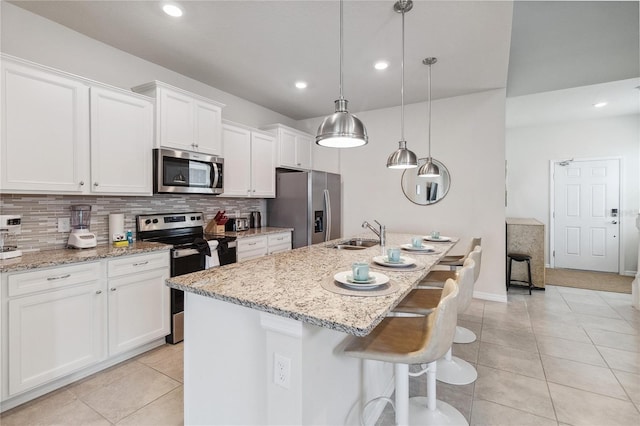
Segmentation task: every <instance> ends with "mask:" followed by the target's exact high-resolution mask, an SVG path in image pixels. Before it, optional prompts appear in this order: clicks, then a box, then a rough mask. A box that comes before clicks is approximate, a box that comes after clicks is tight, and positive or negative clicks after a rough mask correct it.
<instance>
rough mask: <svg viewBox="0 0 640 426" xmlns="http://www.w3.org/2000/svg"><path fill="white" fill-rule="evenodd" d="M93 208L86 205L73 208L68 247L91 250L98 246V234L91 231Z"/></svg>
mask: <svg viewBox="0 0 640 426" xmlns="http://www.w3.org/2000/svg"><path fill="white" fill-rule="evenodd" d="M90 223H91V206H89V205H86V204H81V205H75V206H71V233H70V234H69V241H67V246H69V247H73V248H80V249H82V248H91V247H95V246H96V234H93V233H91V232H90V231H89V225H90Z"/></svg>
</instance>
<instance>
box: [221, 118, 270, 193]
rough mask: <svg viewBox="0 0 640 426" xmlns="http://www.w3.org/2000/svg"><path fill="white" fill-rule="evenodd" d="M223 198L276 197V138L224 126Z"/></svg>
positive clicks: (240, 128)
mask: <svg viewBox="0 0 640 426" xmlns="http://www.w3.org/2000/svg"><path fill="white" fill-rule="evenodd" d="M222 135H223V137H222V139H223V148H224V194H222V196H227V197H260V198H273V197H275V196H276V187H275V162H274V145H275V139H274V137H273V136H272V135H271V134H269V133H265V132H261V131H259V130H256V129H252V128H250V127H246V126H243V125H239V124H235V123H230V122H226V123H224V124H223V126H222Z"/></svg>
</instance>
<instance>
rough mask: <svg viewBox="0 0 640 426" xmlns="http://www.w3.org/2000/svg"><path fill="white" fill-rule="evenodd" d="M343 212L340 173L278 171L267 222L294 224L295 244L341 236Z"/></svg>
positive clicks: (303, 244) (279, 225) (285, 225)
mask: <svg viewBox="0 0 640 426" xmlns="http://www.w3.org/2000/svg"><path fill="white" fill-rule="evenodd" d="M340 215H341V200H340V175H337V174H334V173H326V172H317V171H308V172H288V171H287V172H284V171H278V173H277V174H276V198H273V199H270V200H267V224H268V225H269V226H277V227H284V228H293V240H292V247H293V248H298V247H304V246H307V245H310V244H316V243H320V242H323V241H328V240H332V239H335V238H340V232H341V223H340Z"/></svg>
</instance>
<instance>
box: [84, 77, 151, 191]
mask: <svg viewBox="0 0 640 426" xmlns="http://www.w3.org/2000/svg"><path fill="white" fill-rule="evenodd" d="M152 148H153V104H152V103H151V102H149V101H146V100H144V99H140V98H138V97H135V96H130V95H127V94H124V93H121V92H117V91H112V90H107V89H104V88H96V87H92V88H91V191H92V192H96V193H120V194H143V195H151V192H152V187H151V176H152V168H151V150H152Z"/></svg>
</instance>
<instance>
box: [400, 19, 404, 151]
mask: <svg viewBox="0 0 640 426" xmlns="http://www.w3.org/2000/svg"><path fill="white" fill-rule="evenodd" d="M400 69H401V73H402V80H401V81H402V84H401V85H400V128H401V129H400V138H401V140H402V141H404V10H402V62H401V63H400Z"/></svg>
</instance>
